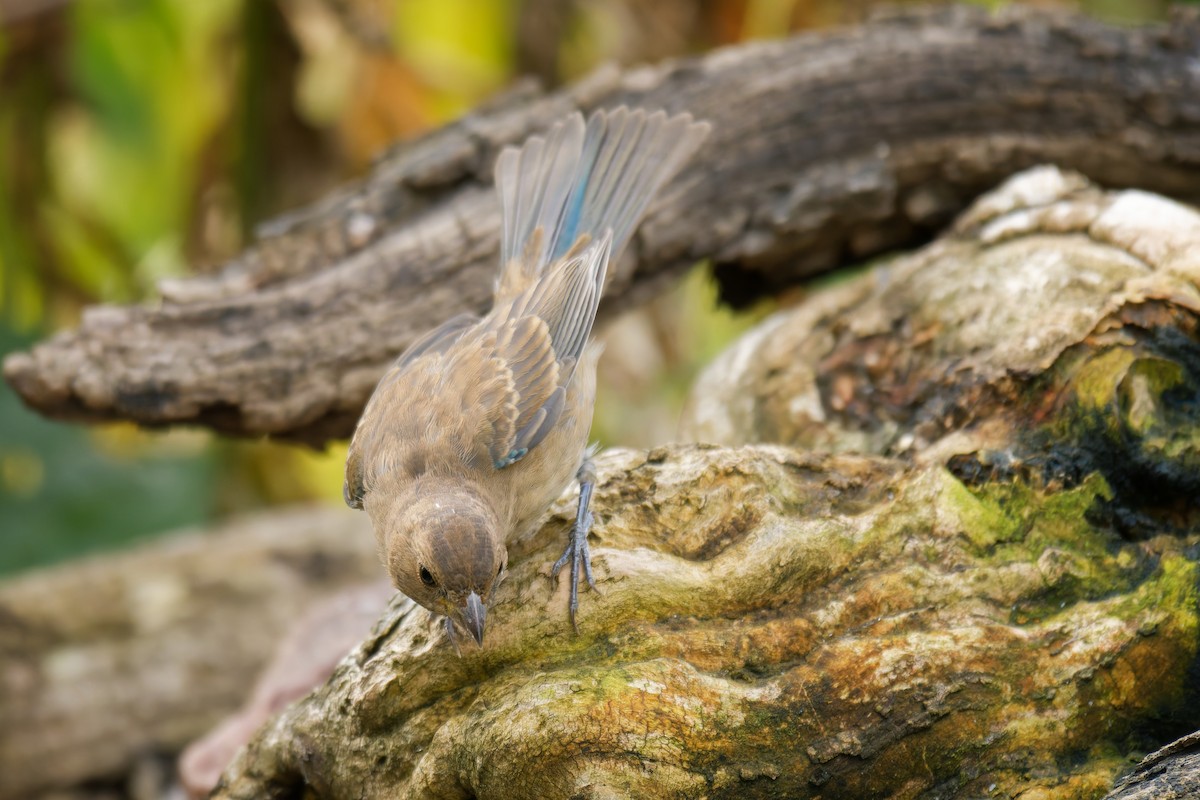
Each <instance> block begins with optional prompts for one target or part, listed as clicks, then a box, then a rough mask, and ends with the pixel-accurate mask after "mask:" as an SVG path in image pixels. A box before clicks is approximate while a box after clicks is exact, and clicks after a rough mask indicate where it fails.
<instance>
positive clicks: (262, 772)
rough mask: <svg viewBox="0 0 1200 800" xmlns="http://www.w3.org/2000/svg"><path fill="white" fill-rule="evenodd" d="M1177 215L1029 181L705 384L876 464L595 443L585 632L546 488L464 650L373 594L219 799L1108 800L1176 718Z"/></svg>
mask: <svg viewBox="0 0 1200 800" xmlns="http://www.w3.org/2000/svg"><path fill="white" fill-rule="evenodd" d="M1081 220H1086V221H1087V223H1086V224H1083V223H1081ZM1198 222H1200V215H1197V214H1196V213H1195V212H1194V211H1191V210H1189V209H1187V208H1185V207H1183V206H1180V205H1177V204H1174V203H1172V202H1170V201H1167V200H1163V199H1161V198H1158V197H1154V196H1151V195H1147V194H1144V193H1105V192H1102V191H1100V190H1098V189H1096V188H1095V187H1093V186H1091V185H1090V184H1088V183H1087V182H1086V181H1084V180H1083V179H1082V178H1079V177H1078V176H1073V175H1070V174H1064V173H1061V172H1059V171H1057V170H1053V169H1039V170H1035V171H1033V172H1030V173H1027V174H1024V175H1021V176H1018V177H1017V178H1015V179H1014V180H1013V181H1011V182H1010V183H1008V184H1007V185H1006V186H1005V187H1003V188H1002V189H1001V190H1000V191H998V192H996V193H994V194H992V195H989V196H988V197H986V198H984V199H982V200H981V201H980V202H979V203H978V204H976V206H975V207H974V208H972V209H971V210H970V211H969V212H968V213H967V214H966V215H965V216H964V217H963V218H962V219H961V220H960V222H959V224H958V226H957V228H956V232H955V233H954V234H953V235H951V236H949V237H947V238H946V239H945V240H944V241H941V242H938V243H935V244H934V245H931V246H930V247H928V248H926V249H924V250H922V251H920V252H918V253H916V254H913V255H911V256H908V257H906V258H904V259H900V260H898V261H896V262H895V263H892V264H890V265H886V266H881V267H878V268H876V269H875V270H873V271H872V272H870V273H868V274H866V275H864V276H860V277H859V278H857V279H854V280H852V281H851V282H849V283H846V284H842V285H838V286H834V287H833V288H831V289H828V290H826V291H823V292H818V293H816V294H814V295H813V296H812V297H811V298H810V299H809V300H808V301H806V302H805V303H804V304H802V305H800V306H799V307H797V308H796V309H794V310H791V311H788V312H784V313H782V314H780V315H779V316H777V317H776V318H774V319H771V320H768V321H767V322H765V323H764V324H763V326H762V328H761V329H760V330H758V331H756V332H753V333H751V334H750V335H749V336H748V337H747V339H746V341H745V342H743V343H741V344H739V345H737V346H735V349H734V350H733V351H732V353H731V354H730V355H729V356H728V357H727V359H726V360H725V361H724V362H723V365H721V366H718V367H715V368H714V373H715V372H716V371H719V370H722V369H724V370H725V372H726V377H727V378H728V379H729V380H730V383H731V385H732V386H733V387H735V388H734V389H730V390H729V391H730V392H734V391H737V390H738V389H741V390H745V389H747V388H749V389H753V390H754V391H755V392H758V394H755V395H753V397H756V398H758V399H757V400H756V401H755V402H758V403H760V404H761V403H763V402H765V400H764V399H763V398H770V400H771V402H773V403H778V404H779V405H780V406H781V407H782V408H783V409H784V410H785V411H787V413H789V414H792V415H795V416H796V418H800V419H802V420H803V422H804V424H799V423H794V422H793V423H790V424H791V425H792V427H791V428H783V427H780V428H779V430H782V431H784V432H785V433H786V432H787V431H790V430H796V431H805V432H806V433H803V434H802V435H801V434H797V435H793V436H792V437H791V440H793V441H799V442H801V443H802V444H805V445H806V446H807V445H808V444H809V443H810V442H809V440H808V439H804V438H802V436H809V437H817V436H818V433H819V431H818V429H819V428H820V425H821V424H824V425H826V426H828V427H829V432H828V433H827V434H825V435H824V436H823V438H820V439H819V441H821V442H823V443H824V444H826V445H828V446H831V447H835V448H836V447H843V448H849V447H860V448H862V449H865V450H875V451H891V452H893V454H894V455H893V456H890V457H889V456H884V455H852V454H841V455H837V454H834V455H805V454H802V453H801V452H800V451H798V450H795V449H790V448H787V447H782V446H778V445H769V444H760V445H750V446H746V445H741V446H735V447H731V448H725V447H717V446H714V445H690V446H675V447H667V448H660V449H657V450H654V451H651V452H649V453H639V452H630V451H614V452H610V453H609V454H607V455H606V456H604V457H603V459H602V460H601V463H600V470H599V474H600V482H599V485H598V488H597V492H596V497H595V508H596V516H597V519H598V522H597V526H596V530H595V544H594V546H593V553H594V556H595V561H596V567H597V578H598V581H599V588H600V591H599V592H598V593H585V595H584V596H583V598H582V602H583V606H582V609H581V621H580V631H579V634H578V635H576V636H573V635H571V632H570V630H569V626H568V624H567V621H566V611H565V602H566V600H565V587H564V586H558V587H554V586H553V585H552V583H551V581H550V580H549V577H548V574H547V567H548V565H549V564H550V563H551V562H552V561H553V559H554V558H555V557H556V556H557V554H558V552H559V550H560V548H561V545H562V540H563V536H564V535H565V531H566V529H567V527H568V525H569V520H570V518H571V515H572V512H573V507H572V503H573V498H571V497H570V496H567V497H564V498H563V499H562V500H561V501H560V503H559V505H558V506H557V507H556V509H555V512H554V514H553V516H552V518H551V519H550V521H549V523H548V524H547V525H546V526H545V527H544V528H543V529H542V530H541V531H539V532H537V533H535V534H534V535H532V536H531V537H530V538H529V539H528V540H527V541H523V542H520V543H518V544H517V545H516V546H514V547H513V548H512V549H511V551H510V558H511V560H510V577H509V579H508V581H507V582H506V583H505V584H504V585H503V586H502V587H501V589H500V590H499V593H498V596H497V599H496V602H495V604H494V607H493V610H492V611H491V613H490V614H489V632H488V641H487V644H486V646H485V647H484V648H483V649H481V650H480V649H475V648H471V649H467V650H464V653H463V655H462V657H461V658H459V657H457V656H456V655H455V653H454V650H453V648H451V647H450V646H449V645H448V643H447V642H446V641H445V640H444V635H443V632H442V628H441V627H440V625H439V624H437V623H436V621H433V620H431V619H430V617H429V615H428V614H427V613H426V612H424V611H423V610H421V609H419V608H415V607H414V606H413V605H412V604H411V603H409V602H408V601H407V600H405V599H403V598H398V599H397V600H396V601H395V602H394V603H393V605H392V606H391V607H390V608H389V610H388V612H387V613H386V614H385V616H384V617H383V619H382V620H381V621H380V623H379V624H378V625H377V626H376V628H375V630H374V632H373V633H372V635H371V636H370V637H369V638H368V639H367V640H366V641H365V642H363V643H362V644H361V645H360V646H359V647H358V648H357V649H356V650H355V651H354V652H353V653H351V654H350V656H348V657H347V659H345V660H344V661H343V662H342V663H341V664H340V666H339V667H338V669H337V670H336V671H335V672H334V674H333V676H332V678H331V679H330V681H329V682H328V683H327V684H325V685H324V686H322V687H320V688H319V689H317V690H316V691H315V692H314V693H313V694H311V695H309V696H308V697H307V698H305V699H304V700H302V701H300V702H299V703H297V704H295V705H293V706H291V707H290V708H289V709H287V710H286V711H285V712H284V713H283V714H282V715H281V716H279V717H278V718H277V719H276V720H275V721H274V722H273V723H271V724H270V725H268V726H267V727H266V728H264V729H263V730H262V731H261V732H260V734H259V735H258V736H257V737H256V739H255V740H253V741H252V742H251V744H250V745H249V746H248V748H247V749H246V750H245V751H243V752H242V753H241V755H240V756H239V757H238V759H237V760H236V761H235V762H234V764H233V765H232V766H231V768H230V770H229V771H228V772H227V773H226V775H225V776H224V778H223V782H222V784H221V785H220V786H219V788H218V790H217V793H216V796H217V797H221V798H258V797H279V798H283V797H297V796H301V793H302V792H304V791H311V792H312V793H313V794H315V795H316V796H320V797H330V798H334V797H360V798H372V797H389V798H410V797H411V798H418V797H440V798H463V799H464V800H465V798H481V800H486V798H526V797H528V798H535V797H536V798H541V797H597V798H600V797H604V798H608V797H614V798H615V797H626V796H634V797H679V798H684V797H688V798H690V797H712V798H718V797H737V798H744V797H806V796H811V797H822V798H873V797H885V796H904V797H927V798H935V797H936V798H946V797H962V798H970V797H980V796H1009V797H1015V796H1022V797H1038V798H1100V797H1102V796H1103V795H1104V794H1105V793H1106V792H1108V791H1109V789H1110V788H1111V787H1112V785H1113V781H1114V780H1115V779H1116V778H1118V777H1119V776H1120V775H1121V774H1122V773H1123V772H1125V771H1127V770H1128V769H1129V766H1130V763H1131V761H1130V758H1131V756H1132V755H1133V754H1135V753H1144V752H1146V751H1148V750H1151V749H1154V748H1155V747H1157V746H1158V745H1159V744H1161V742H1162V741H1164V740H1166V739H1169V738H1171V736H1172V734H1175V735H1177V733H1178V732H1179V731H1183V730H1192V729H1194V728H1195V727H1196V726H1197V725H1200V711H1198V709H1200V689H1198V687H1197V685H1196V683H1195V681H1194V680H1193V679H1192V678H1191V677H1189V676H1190V675H1194V674H1195V670H1196V669H1197V666H1198V664H1200V661H1198V654H1200V563H1198V554H1200V526H1197V524H1196V510H1195V508H1194V507H1193V505H1192V498H1194V496H1195V493H1194V490H1193V488H1192V487H1193V484H1191V483H1189V481H1193V482H1194V481H1195V480H1196V478H1195V475H1196V474H1197V472H1196V470H1195V469H1194V468H1192V467H1191V466H1190V465H1192V464H1194V463H1195V461H1194V460H1195V459H1196V458H1197V455H1198V450H1200V445H1197V442H1198V441H1200V438H1198V437H1197V436H1196V433H1195V432H1196V426H1197V422H1198V421H1200V406H1198V405H1197V403H1196V402H1195V397H1197V396H1200V368H1198V365H1200V344H1198V343H1197V342H1198V340H1200V336H1198V335H1197V329H1196V322H1197V320H1198V319H1200V291H1198V290H1197V280H1198V279H1200V258H1198V257H1197V255H1198V254H1200V250H1198V249H1197V248H1198V247H1200V224H1198ZM1067 276H1069V279H1068V277H1067ZM922 280H925V281H927V283H921V281H922ZM890 293H895V294H896V295H897V296H896V297H891V294H890ZM889 298H890V301H889V302H884V300H889ZM1026 317H1028V318H1029V320H1030V321H1026ZM789 326H794V329H795V331H796V332H795V334H794V335H792V336H791V338H787V337H785V336H784V334H785V332H787V331H789V330H792V328H791V327H789ZM823 326H828V327H830V330H828V331H826V330H825V327H823ZM804 331H807V334H804V333H803V332H804ZM808 337H812V339H811V340H810V338H808ZM814 342H815V343H814ZM839 347H841V348H845V349H842V350H839V349H838V348H839ZM849 354H853V358H851V357H850V355H849ZM771 359H774V360H771ZM814 359H815V362H820V364H821V365H822V374H824V375H826V376H827V377H828V380H829V381H830V382H831V385H832V386H833V387H835V389H832V390H830V392H829V394H828V395H822V394H821V393H820V391H819V387H818V389H813V388H811V387H809V386H808V384H806V383H805V382H804V379H803V374H804V372H803V369H802V365H803V364H807V363H810V362H813V363H815V362H814ZM792 362H797V363H799V364H800V365H801V366H797V367H795V368H794V372H795V375H793V374H792V373H789V372H788V369H789V365H790V364H791V363H792ZM755 370H760V372H755ZM748 375H756V376H757V377H756V379H755V380H757V381H761V382H763V383H764V384H765V388H762V389H760V388H759V386H758V383H756V382H755V381H754V380H750V379H749V378H747V377H746V376H748ZM796 375H799V376H800V377H796ZM880 375H884V376H888V379H887V380H888V381H893V382H892V383H889V382H887V381H884V380H881V379H880V377H879V376H880ZM789 376H790V377H789ZM896 376H902V377H905V378H906V379H907V380H906V381H898V382H896ZM817 383H818V384H820V383H821V381H819V380H818V381H817ZM719 384H720V382H719V381H716V380H715V379H712V380H709V381H708V382H707V383H704V384H702V385H701V387H700V389H699V392H700V394H701V395H702V396H703V397H704V402H705V403H708V402H712V404H713V407H712V409H709V410H708V411H707V412H706V413H704V414H701V415H700V416H699V417H698V419H701V420H706V421H707V423H708V424H713V421H714V420H723V421H722V422H721V424H724V425H725V426H726V427H725V428H724V430H725V431H726V433H727V435H726V437H725V438H726V439H727V440H730V441H732V440H733V439H734V438H736V436H737V435H738V432H739V431H740V432H743V433H744V435H745V436H747V437H750V438H753V437H755V436H756V435H757V433H756V432H757V431H759V430H760V428H758V427H756V426H757V425H759V424H762V422H761V421H762V420H766V419H774V418H772V417H770V416H769V415H766V414H765V413H764V414H762V415H756V414H752V413H751V414H747V413H744V409H742V410H741V411H735V412H734V413H731V414H730V415H729V418H722V417H720V415H719V414H717V412H716V411H715V409H717V408H720V407H721V406H722V405H723V404H725V403H727V402H728V398H726V399H724V400H722V399H719V398H718V399H717V400H715V401H714V398H713V397H711V396H709V394H708V392H709V391H717V389H718V388H719V387H718V385H719ZM906 392H907V393H906ZM912 396H915V397H916V398H917V400H919V402H917V400H913V399H912ZM801 412H804V413H803V414H801ZM781 413H782V412H781ZM817 414H822V415H823V419H822V420H820V421H813V418H814V415H817ZM736 419H747V420H751V422H752V423H753V424H748V425H747V426H746V427H742V428H739V427H736V425H735V423H734V422H733V421H731V420H736ZM780 419H787V420H790V419H793V417H789V416H782V417H780ZM847 420H850V421H849V422H848V421H847ZM852 423H853V424H852ZM693 424H695V420H694V423H693ZM777 424H779V425H781V426H782V424H783V423H777ZM877 429H878V430H882V431H883V433H879V432H878V430H877ZM773 430H774V429H773ZM884 434H886V435H884ZM781 438H784V439H787V438H788V437H787V436H784V435H782V434H781ZM813 441H818V439H814V440H813ZM900 442H906V444H904V445H903V446H901V445H900V444H898V443H900ZM895 455H900V456H904V457H903V458H898V457H894V456H895ZM1151 474H1152V475H1153V476H1154V482H1153V486H1152V488H1153V491H1150V488H1149V487H1150V484H1149V483H1148V482H1147V481H1148V478H1147V476H1148V475H1151ZM1189 492H1190V493H1189Z"/></svg>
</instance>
